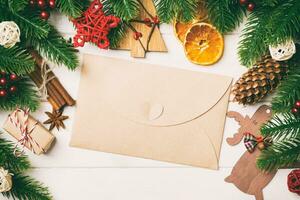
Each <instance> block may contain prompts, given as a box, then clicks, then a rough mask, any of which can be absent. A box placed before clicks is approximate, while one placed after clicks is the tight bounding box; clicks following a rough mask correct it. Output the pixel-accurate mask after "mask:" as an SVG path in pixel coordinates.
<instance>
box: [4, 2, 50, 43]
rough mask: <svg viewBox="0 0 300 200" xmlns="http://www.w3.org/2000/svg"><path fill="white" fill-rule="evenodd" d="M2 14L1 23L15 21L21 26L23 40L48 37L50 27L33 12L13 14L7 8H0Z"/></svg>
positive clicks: (26, 11) (25, 11)
mask: <svg viewBox="0 0 300 200" xmlns="http://www.w3.org/2000/svg"><path fill="white" fill-rule="evenodd" d="M0 13H1V14H0V21H14V22H15V23H16V24H17V25H18V26H19V28H20V31H21V36H22V38H26V39H28V38H31V39H41V38H46V37H47V36H48V33H49V31H50V25H49V24H48V22H46V21H44V20H42V19H41V18H40V17H39V16H37V15H36V13H33V12H32V11H28V10H23V11H21V12H17V13H13V12H11V11H10V10H9V9H7V7H5V6H0Z"/></svg>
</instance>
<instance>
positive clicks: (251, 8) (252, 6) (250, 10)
mask: <svg viewBox="0 0 300 200" xmlns="http://www.w3.org/2000/svg"><path fill="white" fill-rule="evenodd" d="M255 7H256V5H255V3H253V2H251V3H249V4H248V5H247V10H248V11H249V12H252V11H253V10H254V9H255Z"/></svg>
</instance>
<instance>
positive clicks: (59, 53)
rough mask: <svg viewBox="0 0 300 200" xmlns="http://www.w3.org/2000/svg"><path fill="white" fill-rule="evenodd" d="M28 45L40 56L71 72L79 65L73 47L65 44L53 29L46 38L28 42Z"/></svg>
mask: <svg viewBox="0 0 300 200" xmlns="http://www.w3.org/2000/svg"><path fill="white" fill-rule="evenodd" d="M30 44H31V45H32V46H33V47H34V49H36V50H37V51H38V52H39V53H40V54H41V55H42V56H44V57H46V58H47V59H48V60H50V61H52V62H53V63H55V64H57V65H65V66H66V67H68V68H69V69H71V70H74V69H75V68H76V67H78V65H79V61H78V58H77V55H76V50H75V49H74V47H73V45H72V44H70V43H67V42H66V40H65V39H64V38H63V37H62V36H61V35H60V34H59V33H58V32H57V31H56V30H55V28H54V27H51V31H50V33H49V35H48V37H47V38H44V39H39V40H30Z"/></svg>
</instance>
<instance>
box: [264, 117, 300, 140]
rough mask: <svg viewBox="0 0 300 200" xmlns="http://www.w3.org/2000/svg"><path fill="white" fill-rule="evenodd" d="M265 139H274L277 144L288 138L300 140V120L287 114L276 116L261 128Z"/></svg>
mask: <svg viewBox="0 0 300 200" xmlns="http://www.w3.org/2000/svg"><path fill="white" fill-rule="evenodd" d="M261 133H262V135H263V136H265V137H272V139H273V140H274V141H275V142H276V141H278V140H283V139H286V138H300V118H297V117H295V116H294V115H293V114H291V113H289V112H287V113H283V114H281V115H279V114H277V115H274V116H273V118H272V120H270V121H269V122H268V123H266V124H265V125H264V126H262V127H261Z"/></svg>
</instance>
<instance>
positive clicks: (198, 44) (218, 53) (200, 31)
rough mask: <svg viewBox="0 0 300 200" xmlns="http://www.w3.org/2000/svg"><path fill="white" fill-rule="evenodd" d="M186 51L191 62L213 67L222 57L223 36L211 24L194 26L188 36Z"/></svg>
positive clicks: (185, 44) (185, 43)
mask: <svg viewBox="0 0 300 200" xmlns="http://www.w3.org/2000/svg"><path fill="white" fill-rule="evenodd" d="M184 50H185V54H186V56H187V58H188V59H189V60H190V61H191V62H193V63H195V64H199V65H212V64H214V63H216V62H217V61H218V60H219V59H220V58H221V57H222V54H223V50H224V40H223V36H222V35H221V34H220V33H219V32H218V30H217V29H216V28H215V27H214V26H212V25H211V24H208V23H196V24H193V26H192V27H191V28H190V29H189V30H188V32H187V34H186V37H185V41H184Z"/></svg>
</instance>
